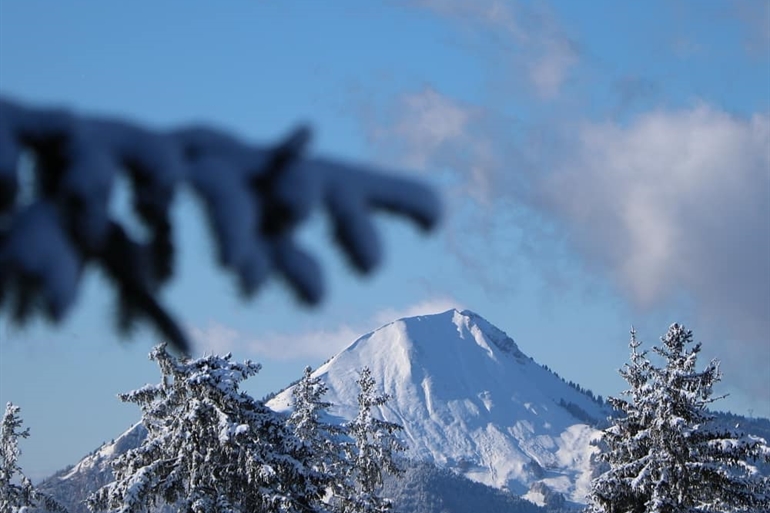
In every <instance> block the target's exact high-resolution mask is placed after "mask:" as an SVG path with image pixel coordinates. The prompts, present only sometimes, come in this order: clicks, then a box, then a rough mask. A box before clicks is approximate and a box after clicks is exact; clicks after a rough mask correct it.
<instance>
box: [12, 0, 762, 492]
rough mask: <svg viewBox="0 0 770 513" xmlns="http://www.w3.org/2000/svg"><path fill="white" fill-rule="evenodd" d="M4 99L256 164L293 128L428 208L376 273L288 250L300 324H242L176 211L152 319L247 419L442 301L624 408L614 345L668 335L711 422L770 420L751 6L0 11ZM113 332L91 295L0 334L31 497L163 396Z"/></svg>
mask: <svg viewBox="0 0 770 513" xmlns="http://www.w3.org/2000/svg"><path fill="white" fill-rule="evenodd" d="M159 4H160V5H159ZM0 94H2V95H5V96H9V97H11V98H13V99H16V100H18V101H23V102H27V103H30V104H33V105H36V106H66V107H70V108H73V109H76V110H77V111H78V112H79V113H83V114H99V115H102V114H107V115H117V116H122V117H126V118H128V119H130V120H133V121H136V122H139V123H142V124H144V125H147V126H150V127H152V128H157V129H166V128H172V127H176V126H179V125H183V124H186V123H190V122H206V123H208V124H212V125H214V126H216V127H220V128H224V129H227V130H228V131H231V132H232V133H234V134H237V135H238V136H240V137H242V138H244V139H246V140H250V141H254V142H257V143H262V142H272V141H276V140H277V139H278V138H280V137H281V136H283V135H284V134H286V133H287V132H288V131H289V130H290V129H291V128H292V127H294V126H296V125H297V124H299V123H302V122H307V123H310V124H311V125H312V126H313V127H314V129H315V132H314V140H313V152H314V153H316V154H320V155H326V156H333V157H336V158H341V159H345V160H350V161H354V162H362V163H367V164H369V165H373V166H379V167H381V168H383V169H392V170H394V171H398V172H402V173H407V174H411V175H414V176H418V177H420V178H421V179H423V180H426V181H429V182H431V183H433V184H434V185H435V186H436V187H437V188H439V189H440V190H441V192H442V195H443V198H444V203H445V210H446V212H445V219H444V223H443V225H442V226H441V227H440V229H439V230H438V231H437V232H436V233H435V234H433V235H431V236H429V237H424V236H422V235H421V234H420V233H418V231H417V230H416V229H414V227H412V226H410V225H408V224H406V223H405V222H402V221H401V220H399V219H394V218H389V217H387V216H383V217H381V218H379V219H378V227H379V228H380V229H381V230H382V233H383V238H384V242H385V247H386V250H387V258H386V261H385V263H384V265H383V266H382V267H381V268H380V269H379V270H378V272H376V273H375V274H374V275H372V276H367V277H362V276H360V275H358V274H356V273H355V272H353V271H352V270H350V269H349V268H348V267H347V266H346V264H345V262H344V259H343V258H342V256H341V254H340V253H339V252H338V251H336V249H335V248H332V247H331V246H330V242H329V241H330V236H329V227H328V225H327V224H326V221H325V219H324V218H323V217H322V216H318V217H317V218H314V219H313V220H312V222H311V223H310V224H309V225H308V226H307V227H306V228H305V229H304V230H303V231H302V234H301V236H302V239H303V240H304V243H305V244H306V247H308V248H309V249H310V250H311V251H314V252H315V253H316V254H317V255H318V256H319V257H320V258H321V261H322V263H323V265H324V269H325V272H326V281H327V283H328V289H329V294H328V297H327V298H326V301H325V302H324V303H323V304H322V306H321V307H319V308H316V309H307V308H304V307H301V306H299V305H298V304H297V303H296V301H295V300H294V299H293V297H292V296H291V295H290V293H289V292H287V291H286V289H285V287H283V284H281V283H278V282H274V283H270V284H268V285H267V286H266V287H265V288H264V289H263V290H262V291H261V293H260V294H259V295H258V296H257V297H256V298H255V299H254V300H253V301H251V302H248V303H242V302H241V301H240V300H239V298H238V295H237V293H236V288H235V286H234V282H233V279H232V277H230V276H227V275H225V274H223V273H222V272H220V270H219V269H216V268H215V267H214V265H213V251H212V248H211V244H210V240H209V234H208V233H207V231H206V229H205V226H204V225H203V223H202V222H201V221H202V220H203V218H202V216H201V214H200V212H199V211H198V206H197V203H196V199H195V198H193V197H191V196H190V195H185V194H183V195H181V196H180V197H179V198H178V199H177V204H176V206H175V211H174V212H175V217H176V219H177V222H178V225H179V230H178V234H177V235H178V247H179V248H180V255H179V259H178V261H177V265H178V268H177V276H176V279H175V280H174V282H173V284H172V285H171V286H170V287H169V288H168V290H166V291H165V293H164V297H163V299H164V301H165V303H166V304H168V305H171V306H172V309H173V311H174V313H175V314H176V316H177V317H178V318H179V319H180V320H181V321H182V322H183V323H184V325H185V326H186V328H187V329H188V330H189V331H190V333H191V334H192V336H193V338H194V339H195V340H196V341H198V348H199V350H201V351H202V350H214V351H232V352H233V353H234V355H235V356H236V357H237V358H240V359H245V358H251V359H255V360H258V361H260V362H262V363H263V365H264V369H263V371H262V372H261V373H260V375H259V376H257V377H256V378H254V379H253V380H252V381H253V383H252V384H250V385H249V390H250V391H251V392H252V393H253V395H255V396H257V397H261V396H262V395H264V394H266V393H267V392H269V391H273V390H277V389H279V388H280V387H282V386H283V385H285V384H287V383H288V382H289V381H291V380H293V379H295V378H296V377H298V376H299V375H300V372H301V369H302V368H303V367H304V366H305V365H307V364H310V365H312V366H317V365H319V364H320V363H321V362H323V361H324V360H325V359H327V358H328V357H329V356H331V355H333V354H334V353H335V352H336V351H338V350H339V349H341V348H342V347H344V346H345V345H347V344H348V343H350V342H352V341H353V339H354V338H356V337H357V336H358V335H361V334H363V333H365V332H366V331H369V330H371V329H374V328H376V327H378V326H379V325H381V324H383V323H385V322H388V321H390V320H394V319H395V318H398V317H401V316H404V315H412V314H419V313H430V312H435V311H440V310H445V309H448V308H450V307H452V306H458V307H464V308H469V309H471V310H474V311H476V312H477V313H479V314H481V315H482V316H484V317H486V318H487V319H488V320H489V321H491V322H492V323H493V324H495V325H497V326H498V327H500V328H501V329H503V330H505V331H506V332H507V333H508V334H509V335H511V336H512V337H513V338H514V339H516V341H517V342H518V344H519V346H520V347H521V349H522V350H523V351H524V352H526V353H527V354H529V355H530V356H532V357H534V358H535V359H536V360H537V361H538V362H541V363H545V364H547V365H548V366H549V367H551V368H552V369H554V370H555V371H557V372H558V373H559V374H560V375H561V376H563V377H565V378H566V379H569V380H573V381H576V382H578V383H580V384H582V385H583V386H585V387H587V388H590V389H592V390H593V391H594V392H595V393H598V394H602V395H605V396H606V395H613V394H617V393H618V392H619V391H620V390H622V389H623V385H624V383H623V382H622V380H621V379H620V378H619V377H618V375H617V372H616V370H617V369H618V368H619V367H620V366H622V365H623V363H624V362H625V361H626V359H627V354H628V351H627V341H628V331H629V329H630V327H631V325H632V324H633V325H634V326H635V327H636V329H637V331H638V333H639V335H640V337H641V338H642V340H643V341H644V342H645V343H646V344H647V345H648V346H649V345H652V344H653V343H656V342H657V339H658V337H659V336H660V335H662V334H663V333H664V332H665V330H666V328H667V326H668V325H669V324H670V323H672V322H683V323H685V324H686V325H688V326H689V327H690V328H691V329H693V330H694V333H695V336H696V339H698V340H700V341H702V342H703V345H704V350H703V361H702V364H703V365H705V364H706V360H707V359H710V358H719V359H720V360H722V370H723V372H724V381H723V383H722V384H721V385H720V388H719V391H720V392H724V393H729V394H730V397H729V398H728V399H726V400H724V401H722V402H721V403H718V404H719V405H720V406H721V407H722V408H723V409H730V410H732V411H735V412H738V413H744V414H746V413H749V412H750V413H753V414H754V415H762V416H766V417H768V416H770V342H769V341H768V333H770V266H769V265H768V261H770V2H768V1H766V0H758V1H735V2H726V1H717V0H708V1H705V2H702V1H695V0H693V1H681V0H680V1H666V2H663V1H649V2H644V3H633V4H631V3H627V2H625V3H620V2H614V1H598V0H597V1H593V2H572V1H563V2H556V1H554V2H544V1H502V0H500V1H491V0H446V1H438V0H423V1H419V0H414V1H411V0H400V1H396V0H394V1H386V2H375V1H371V2H366V3H363V2H353V1H338V2H334V3H331V2H310V1H302V2H300V1H284V2H256V1H250V2H245V1H244V2H241V1H236V2H227V3H224V4H222V3H220V4H216V5H215V4H214V3H211V2H196V3H189V2H181V1H169V2H164V3H162V4H161V3H160V2H155V3H152V4H151V3H149V2H146V3H140V4H139V5H137V3H133V4H132V5H130V6H129V5H128V4H125V5H124V4H117V3H104V2H86V1H78V2H67V3H63V2H61V3H52V2H42V1H26V2H19V1H7V0H3V1H0ZM123 201H125V198H124V197H123V198H121V196H120V195H117V197H116V200H115V204H116V212H122V211H123V210H124V209H121V206H120V205H121V203H122V202H123ZM112 312H113V303H112V297H111V294H110V293H109V291H108V289H107V288H106V286H105V283H104V281H103V278H102V277H100V276H99V275H97V274H95V273H91V274H90V275H88V277H87V279H86V280H85V283H84V286H83V288H82V290H81V291H80V294H79V298H78V304H77V305H76V307H75V308H74V309H73V311H72V312H71V314H70V316H69V317H68V319H67V320H66V322H64V323H63V324H61V325H59V326H56V327H51V326H48V325H47V324H45V323H43V322H40V323H37V324H34V325H32V326H29V327H27V328H24V329H20V328H17V327H14V326H11V325H9V323H8V319H7V317H6V316H5V315H4V314H3V316H2V317H0V401H1V402H3V403H5V402H6V401H9V400H10V401H13V402H15V403H16V404H18V405H20V406H21V408H22V416H23V417H24V419H25V422H26V425H27V426H28V427H30V429H31V431H32V436H31V438H30V439H29V440H27V441H25V442H24V443H23V444H22V450H23V453H24V454H23V456H22V460H21V463H22V465H23V467H24V468H25V469H26V471H27V473H28V474H29V475H31V476H33V477H40V476H44V475H46V474H49V473H51V472H52V471H54V470H56V469H58V468H61V467H63V466H64V465H66V464H68V463H74V462H75V461H76V460H77V459H78V458H79V457H81V456H83V455H84V454H85V453H87V452H89V451H90V450H92V449H94V448H95V447H96V446H98V444H100V443H101V442H103V441H105V440H109V439H110V438H112V437H114V436H117V435H118V434H119V433H120V432H121V431H122V430H123V429H125V428H126V427H127V426H128V425H129V424H131V423H132V422H134V421H135V420H137V419H138V417H139V412H138V411H137V410H136V408H134V407H133V406H131V405H124V404H121V403H120V402H119V401H118V400H117V398H116V394H117V393H118V392H123V391H127V390H130V389H132V388H136V387H139V386H141V385H143V384H144V383H147V382H155V381H157V377H158V375H157V371H156V369H155V367H154V365H153V364H152V363H151V362H149V361H148V360H147V353H148V352H149V350H150V348H151V346H152V345H153V344H154V343H155V342H157V338H156V336H155V334H154V333H153V332H152V331H150V330H146V329H139V330H137V331H136V332H135V334H134V336H133V337H132V338H131V339H130V340H127V341H126V340H120V339H119V338H118V337H117V336H116V335H115V334H114V332H113V329H112V320H111V316H112Z"/></svg>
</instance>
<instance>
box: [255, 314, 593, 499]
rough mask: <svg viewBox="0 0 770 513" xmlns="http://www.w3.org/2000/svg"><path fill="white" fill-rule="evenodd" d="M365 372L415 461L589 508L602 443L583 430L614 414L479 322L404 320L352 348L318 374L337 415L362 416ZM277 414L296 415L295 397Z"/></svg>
mask: <svg viewBox="0 0 770 513" xmlns="http://www.w3.org/2000/svg"><path fill="white" fill-rule="evenodd" d="M364 366H367V367H369V368H370V369H371V371H372V375H373V376H374V378H375V380H376V381H377V383H378V385H379V386H380V387H381V390H382V391H383V392H386V393H387V394H389V395H390V397H391V399H390V401H389V402H388V403H387V404H386V405H384V406H383V407H381V408H380V410H379V412H378V413H379V415H380V416H381V417H382V418H383V419H385V420H389V421H392V422H397V423H399V424H401V425H403V426H404V436H405V439H406V442H407V444H408V445H409V447H410V456H411V457H413V458H415V459H419V460H428V461H431V462H434V463H437V464H439V465H441V466H445V467H448V468H451V469H453V470H455V471H457V472H460V473H462V474H464V475H466V476H468V477H470V478H472V479H474V480H477V481H480V482H483V483H485V484H490V485H494V486H496V487H499V488H508V489H510V490H512V491H514V492H515V493H518V494H525V493H527V492H528V491H529V490H530V488H531V486H532V485H533V484H535V483H537V482H540V483H542V484H541V485H538V488H539V489H542V486H547V487H548V489H551V490H554V491H557V492H560V493H563V494H564V495H565V496H566V497H568V498H571V499H572V500H575V501H578V502H579V501H581V500H582V498H583V494H584V493H585V491H586V490H587V488H586V487H587V485H588V483H589V481H590V464H589V463H590V462H589V460H590V454H591V452H592V451H593V449H592V448H591V447H589V444H588V441H589V440H590V439H592V438H593V437H595V436H596V434H597V432H596V430H595V429H594V428H592V427H590V426H588V425H586V424H584V421H585V419H588V418H592V419H595V420H597V421H598V420H601V419H603V418H604V417H606V415H607V412H606V411H605V410H604V409H603V408H602V407H601V406H600V405H599V404H598V403H596V402H595V401H593V400H592V399H591V398H590V397H588V396H587V395H586V394H584V393H581V392H580V391H578V390H576V389H575V388H573V387H570V386H569V385H567V384H566V383H565V382H564V381H563V380H561V379H560V378H559V377H558V376H556V375H555V374H553V373H552V372H550V371H549V370H547V369H545V368H543V367H542V366H540V365H538V364H537V363H535V362H534V361H533V360H532V359H531V358H529V357H527V356H526V355H525V354H524V353H523V352H521V351H520V350H519V348H518V346H517V345H516V343H515V342H514V341H513V340H512V339H511V338H510V337H509V336H508V335H506V334H505V333H504V332H503V331H502V330H500V329H498V328H496V327H495V326H494V325H492V324H491V323H489V322H488V321H486V320H485V319H484V318H482V317H481V316H479V315H478V314H475V313H473V312H471V311H469V310H464V311H458V310H449V311H446V312H443V313H439V314H432V315H423V316H417V317H410V318H404V319H399V320H397V321H394V322H391V323H389V324H386V325H385V326H382V327H381V328H379V329H377V330H374V331H373V332H371V333H368V334H366V335H364V336H362V337H361V338H359V339H358V340H356V341H355V342H353V343H352V344H351V345H350V346H348V347H347V348H346V349H344V350H343V351H342V352H340V353H339V354H338V355H336V356H335V357H334V358H332V359H331V360H329V361H328V362H327V363H325V364H324V365H322V366H321V367H319V368H318V369H317V370H316V371H315V373H314V374H315V375H316V376H320V377H321V378H322V379H323V380H324V381H325V383H326V384H327V386H328V387H329V395H328V400H329V401H330V402H331V403H332V404H334V405H335V406H334V408H333V409H332V411H331V413H332V414H333V415H336V416H338V417H340V418H341V419H350V418H352V417H353V416H354V415H355V412H356V408H357V394H358V389H357V386H356V383H355V381H356V379H357V377H358V373H359V372H360V370H361V369H362V368H363V367H364ZM268 405H269V406H271V407H272V408H274V409H277V410H282V411H286V410H288V409H290V408H291V389H288V390H285V391H283V392H282V393H280V394H278V395H277V396H276V397H275V398H273V399H272V400H271V401H270V402H269V403H268Z"/></svg>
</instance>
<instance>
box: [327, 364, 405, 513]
mask: <svg viewBox="0 0 770 513" xmlns="http://www.w3.org/2000/svg"><path fill="white" fill-rule="evenodd" d="M356 383H357V384H358V386H359V389H360V391H359V394H358V414H357V415H356V418H355V419H353V420H352V421H351V422H349V423H348V424H347V425H346V428H347V430H348V432H349V434H350V436H351V438H352V440H353V443H352V445H350V444H349V445H347V446H346V447H345V449H346V451H347V452H348V458H349V462H350V467H349V468H348V471H347V476H346V479H345V480H342V481H340V483H339V490H338V492H337V494H338V495H339V497H340V498H341V501H340V503H339V505H338V508H339V510H340V511H342V512H343V513H380V512H385V511H389V510H390V509H391V503H390V501H389V500H388V499H386V498H383V497H381V496H380V495H379V492H380V490H381V488H382V484H383V473H389V474H393V475H400V474H401V473H403V469H402V468H401V466H400V465H399V461H398V458H397V453H398V452H400V451H403V450H405V447H404V446H403V445H402V444H401V442H400V441H399V439H398V437H397V436H396V432H397V431H399V430H401V429H403V428H402V427H401V426H400V425H398V424H395V423H393V422H386V421H384V420H380V419H377V418H375V417H374V415H373V413H372V408H375V407H379V406H382V405H384V404H385V403H386V402H387V401H388V399H389V398H390V397H389V396H388V395H387V394H377V391H376V389H375V385H376V383H375V381H374V378H373V377H372V373H371V371H370V370H369V368H368V367H364V368H363V369H362V370H361V375H360V377H359V379H358V380H357V381H356Z"/></svg>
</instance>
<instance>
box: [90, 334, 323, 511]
mask: <svg viewBox="0 0 770 513" xmlns="http://www.w3.org/2000/svg"><path fill="white" fill-rule="evenodd" d="M150 357H151V359H153V360H155V361H156V362H157V363H158V365H159V366H160V370H161V373H162V381H161V383H159V384H157V385H146V386H144V387H142V388H140V389H138V390H135V391H132V392H129V393H127V394H122V395H120V398H121V400H123V401H126V402H133V403H136V404H138V405H139V406H140V407H141V409H142V422H143V424H144V425H145V427H146V428H147V431H148V434H147V437H146V438H145V440H144V441H143V443H142V445H141V446H140V447H138V448H136V449H133V450H130V451H128V452H127V453H126V454H124V455H122V456H120V457H119V458H118V459H117V460H116V462H115V464H114V469H113V472H114V475H115V481H114V482H112V483H111V484H108V485H107V486H105V487H103V488H101V489H99V490H98V491H97V492H96V493H94V494H93V495H92V496H91V497H90V498H89V500H88V505H89V508H90V509H91V510H93V511H103V510H109V511H119V512H121V513H139V512H145V511H148V510H149V509H150V508H152V507H154V506H157V505H161V504H168V505H173V506H174V508H175V509H176V510H177V511H179V512H180V513H247V512H248V513H252V512H279V511H280V512H295V511H296V512H300V511H302V512H306V511H322V509H321V506H320V503H319V499H320V496H319V493H320V491H319V487H318V483H317V482H316V481H315V473H314V472H313V471H312V469H311V468H310V467H309V466H308V465H306V464H305V462H304V461H302V459H301V456H302V455H301V449H302V448H303V444H302V443H301V442H300V441H299V440H298V438H297V437H296V436H295V435H294V433H293V432H292V430H291V429H290V427H289V426H288V425H287V423H286V420H285V418H284V417H283V416H281V415H279V414H277V413H275V412H273V411H272V410H270V409H269V408H267V407H266V406H265V405H264V404H263V403H262V402H260V401H257V400H255V399H253V398H252V397H250V396H249V395H247V394H245V393H244V392H242V391H240V390H239V384H240V382H241V381H243V380H244V379H246V378H248V377H250V376H253V375H255V374H256V373H257V372H258V371H259V369H260V365H259V364H256V363H253V362H251V361H248V360H247V361H245V362H243V363H236V362H233V361H231V356H230V355H229V354H228V355H225V356H216V355H212V356H205V357H203V358H199V359H194V360H187V359H184V360H178V359H177V358H175V357H174V356H173V355H171V354H169V353H168V352H167V351H166V347H165V345H161V346H158V347H156V348H155V349H154V350H153V351H152V353H151V355H150Z"/></svg>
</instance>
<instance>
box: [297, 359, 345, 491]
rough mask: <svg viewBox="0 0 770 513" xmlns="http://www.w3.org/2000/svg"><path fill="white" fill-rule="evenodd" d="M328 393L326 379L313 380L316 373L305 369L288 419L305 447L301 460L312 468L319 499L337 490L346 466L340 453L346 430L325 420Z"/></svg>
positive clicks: (312, 479)
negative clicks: (339, 479) (336, 486)
mask: <svg viewBox="0 0 770 513" xmlns="http://www.w3.org/2000/svg"><path fill="white" fill-rule="evenodd" d="M327 391H328V388H327V387H326V384H325V383H324V382H323V380H321V378H318V377H313V370H312V369H311V368H310V367H305V371H304V373H303V375H302V379H300V380H299V381H298V382H297V383H296V385H295V386H294V389H293V390H292V398H293V409H292V413H291V415H290V416H289V419H288V424H289V426H290V427H291V428H292V429H293V430H294V434H295V435H296V436H297V438H298V439H299V441H300V444H301V445H300V447H299V448H298V450H297V457H298V458H299V459H300V460H301V461H303V462H304V464H305V465H306V466H308V467H309V468H310V474H309V478H310V479H309V480H310V486H312V487H313V494H314V495H316V496H318V497H321V496H324V495H326V493H327V491H331V490H332V489H333V488H334V486H335V483H336V481H337V476H339V475H342V474H344V468H345V466H346V461H345V459H344V456H345V453H344V452H342V451H340V450H339V446H340V441H341V440H340V438H341V436H342V432H343V430H342V429H340V428H339V427H338V426H334V425H332V424H329V423H326V422H324V420H323V419H322V415H323V413H324V412H325V411H326V409H327V408H329V406H331V403H328V402H326V401H324V400H323V397H324V395H325V394H326V393H327Z"/></svg>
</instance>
